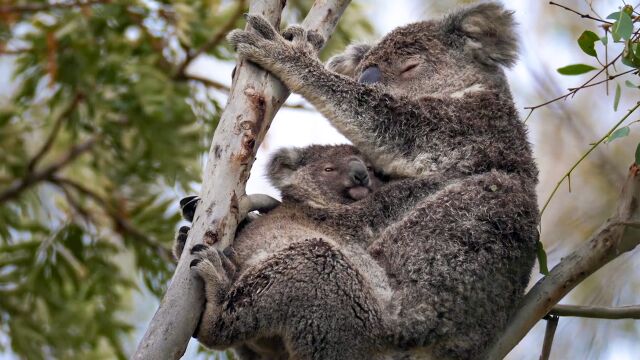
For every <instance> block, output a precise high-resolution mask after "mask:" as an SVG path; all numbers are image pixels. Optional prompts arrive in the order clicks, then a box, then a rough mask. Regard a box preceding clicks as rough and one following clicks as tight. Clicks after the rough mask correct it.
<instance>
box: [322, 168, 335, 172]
mask: <svg viewBox="0 0 640 360" xmlns="http://www.w3.org/2000/svg"><path fill="white" fill-rule="evenodd" d="M333 170H334V169H333V168H332V167H326V168H324V171H325V172H332V171H333Z"/></svg>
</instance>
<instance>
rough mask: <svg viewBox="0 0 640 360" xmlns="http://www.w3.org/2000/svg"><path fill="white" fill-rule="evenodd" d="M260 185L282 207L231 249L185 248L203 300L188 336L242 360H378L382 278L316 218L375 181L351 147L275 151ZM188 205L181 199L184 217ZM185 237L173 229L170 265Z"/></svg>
mask: <svg viewBox="0 0 640 360" xmlns="http://www.w3.org/2000/svg"><path fill="white" fill-rule="evenodd" d="M268 177H269V179H270V180H271V181H272V183H273V185H274V186H276V187H277V188H278V189H279V190H280V191H281V193H282V200H283V201H282V204H281V205H280V206H278V207H277V208H275V209H273V210H271V211H270V212H269V213H267V214H265V215H263V216H260V217H258V218H257V219H255V220H253V221H251V222H250V223H248V224H246V225H245V226H244V227H242V228H241V229H240V230H239V232H238V233H237V235H236V238H235V241H234V244H233V249H232V250H231V249H228V250H226V251H224V252H220V251H217V250H215V249H214V248H213V247H206V246H203V245H196V246H194V247H193V248H192V250H191V252H192V253H193V254H194V255H195V256H196V258H197V259H198V260H197V261H195V262H193V263H192V269H193V270H194V271H195V272H196V274H198V275H199V276H200V277H201V278H202V280H203V281H204V284H205V294H206V305H205V311H204V313H203V315H202V317H201V320H200V324H199V326H198V329H197V331H196V334H195V336H196V337H197V338H198V340H199V341H200V342H201V343H203V344H204V345H206V346H208V347H213V348H226V347H230V346H234V347H235V350H236V353H237V354H238V355H239V356H240V358H242V359H337V358H352V359H367V358H376V356H377V354H378V353H379V352H380V346H379V345H377V344H376V342H377V339H379V338H380V337H382V336H383V334H382V333H380V332H379V331H380V330H381V329H380V328H379V327H378V324H379V323H380V320H379V319H378V318H379V317H380V316H381V315H380V313H381V311H382V309H381V307H382V306H383V302H384V300H385V299H386V300H388V299H389V297H390V293H391V292H390V288H389V285H388V283H387V281H386V276H385V275H384V272H383V270H382V268H380V266H378V265H377V264H376V263H375V262H374V261H373V260H372V259H371V257H370V255H369V254H368V253H367V252H366V251H365V249H364V248H362V247H361V246H358V245H356V244H350V243H348V242H345V241H342V239H341V238H340V231H339V230H338V231H335V229H333V228H331V227H328V226H327V225H330V224H329V223H326V222H325V221H323V220H322V219H321V217H320V216H319V214H320V213H321V210H320V209H322V208H325V207H331V206H335V205H340V204H348V203H353V202H354V201H356V200H360V199H364V198H366V197H368V196H370V195H369V193H370V192H371V191H372V190H375V189H376V188H377V187H379V186H380V185H381V184H382V180H380V179H378V178H377V177H376V175H375V174H374V173H373V171H372V170H371V168H370V167H369V166H368V164H367V162H366V160H365V159H363V157H362V156H361V155H360V153H359V152H358V151H357V150H356V149H355V148H354V147H353V146H349V145H338V146H320V145H313V146H310V147H306V148H289V149H282V150H280V151H278V152H277V153H276V154H275V155H274V157H273V158H272V159H271V161H270V163H269V167H268ZM196 204H197V198H195V197H189V198H185V199H184V201H181V205H182V210H183V214H184V215H185V218H188V217H190V216H191V215H192V214H193V212H194V210H195V206H196ZM188 230H189V229H188V228H187V227H183V228H181V229H180V233H179V235H178V239H177V241H176V256H177V257H178V258H179V256H180V255H181V250H182V248H183V247H184V242H185V240H186V237H187V232H188Z"/></svg>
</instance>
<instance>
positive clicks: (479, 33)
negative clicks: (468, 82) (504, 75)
mask: <svg viewBox="0 0 640 360" xmlns="http://www.w3.org/2000/svg"><path fill="white" fill-rule="evenodd" d="M442 25H443V30H444V32H445V34H447V35H452V36H460V35H462V36H464V37H465V45H464V49H465V51H468V52H470V53H471V54H472V55H473V57H474V58H475V59H476V60H478V61H479V62H481V63H484V64H486V65H503V66H512V65H514V64H515V62H516V60H517V58H518V37H517V36H516V32H515V27H516V23H515V19H514V16H513V11H508V10H505V9H504V7H503V6H502V5H501V4H499V3H496V2H482V3H479V4H477V5H471V6H468V7H465V8H462V9H460V10H458V11H455V12H453V13H452V14H450V15H449V16H447V17H446V18H445V19H444V21H443V23H442Z"/></svg>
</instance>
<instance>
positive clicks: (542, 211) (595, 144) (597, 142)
mask: <svg viewBox="0 0 640 360" xmlns="http://www.w3.org/2000/svg"><path fill="white" fill-rule="evenodd" d="M639 107H640V102H638V103H637V104H636V105H635V106H634V107H632V108H631V109H630V110H629V111H628V112H627V114H626V115H625V116H623V117H622V119H620V121H618V122H617V123H616V124H615V125H614V126H613V127H611V129H609V131H608V132H607V133H606V134H604V136H602V137H601V138H600V139H598V141H596V142H595V143H593V144H592V145H591V147H590V148H589V150H587V151H586V152H585V153H584V154H582V156H581V157H580V158H579V159H578V161H576V162H575V163H574V164H573V166H571V168H570V169H569V170H568V171H567V172H566V173H565V174H564V175H563V176H562V178H560V180H558V182H557V183H556V186H555V187H554V188H553V190H552V191H551V194H550V195H549V197H548V198H547V200H546V201H545V203H544V206H543V207H542V210H540V216H542V214H544V211H545V210H546V209H547V207H548V206H549V203H550V202H551V199H553V197H554V195H555V194H556V192H557V191H558V189H559V188H560V185H562V183H563V182H564V180H566V179H569V178H570V176H571V173H572V172H573V170H575V169H576V168H577V167H578V165H580V163H582V161H583V160H584V159H586V158H587V156H589V154H591V152H592V151H593V150H595V148H596V147H598V145H600V144H601V143H602V142H603V141H605V140H606V139H607V138H608V137H609V136H610V135H611V134H612V133H613V132H614V131H616V129H618V127H619V126H620V125H621V124H622V123H623V122H624V121H625V120H627V118H629V116H631V114H633V113H634V112H635V111H636V110H637V109H638V108H639Z"/></svg>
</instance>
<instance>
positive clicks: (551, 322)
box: [540, 315, 560, 360]
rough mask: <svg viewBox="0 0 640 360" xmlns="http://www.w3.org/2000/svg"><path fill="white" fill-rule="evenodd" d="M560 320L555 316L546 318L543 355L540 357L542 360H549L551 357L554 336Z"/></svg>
mask: <svg viewBox="0 0 640 360" xmlns="http://www.w3.org/2000/svg"><path fill="white" fill-rule="evenodd" d="M559 319H560V318H559V317H557V316H553V315H551V316H549V317H548V318H546V320H547V328H546V329H545V331H544V341H543V343H542V354H541V355H540V360H549V355H551V345H553V336H554V335H555V334H556V328H557V327H558V320H559Z"/></svg>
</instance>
